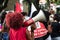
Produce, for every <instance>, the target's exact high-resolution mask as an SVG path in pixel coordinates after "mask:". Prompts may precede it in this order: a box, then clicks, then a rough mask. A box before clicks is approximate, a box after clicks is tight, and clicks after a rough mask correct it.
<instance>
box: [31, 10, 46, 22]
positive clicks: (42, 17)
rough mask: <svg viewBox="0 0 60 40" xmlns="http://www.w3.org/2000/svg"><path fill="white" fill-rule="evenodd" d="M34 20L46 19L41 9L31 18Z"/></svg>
mask: <svg viewBox="0 0 60 40" xmlns="http://www.w3.org/2000/svg"><path fill="white" fill-rule="evenodd" d="M32 19H33V20H34V22H36V21H46V16H45V14H44V12H43V11H42V10H40V11H39V13H38V14H37V15H36V16H35V17H33V18H32Z"/></svg>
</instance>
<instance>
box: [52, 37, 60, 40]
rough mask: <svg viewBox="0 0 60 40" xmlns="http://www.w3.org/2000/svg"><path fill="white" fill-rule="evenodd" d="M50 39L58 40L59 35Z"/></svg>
mask: <svg viewBox="0 0 60 40" xmlns="http://www.w3.org/2000/svg"><path fill="white" fill-rule="evenodd" d="M52 40H60V37H54V38H52Z"/></svg>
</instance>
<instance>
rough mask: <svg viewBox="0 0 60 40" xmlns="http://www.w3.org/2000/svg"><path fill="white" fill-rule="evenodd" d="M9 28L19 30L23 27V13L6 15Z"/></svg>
mask: <svg viewBox="0 0 60 40" xmlns="http://www.w3.org/2000/svg"><path fill="white" fill-rule="evenodd" d="M6 24H7V26H9V27H11V28H14V29H18V28H20V27H21V26H22V25H23V15H22V14H21V13H8V14H7V15H6Z"/></svg>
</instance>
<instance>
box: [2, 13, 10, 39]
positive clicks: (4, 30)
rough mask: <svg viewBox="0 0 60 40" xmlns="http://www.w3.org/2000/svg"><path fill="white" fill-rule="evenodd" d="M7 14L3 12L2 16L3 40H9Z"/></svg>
mask: <svg viewBox="0 0 60 40" xmlns="http://www.w3.org/2000/svg"><path fill="white" fill-rule="evenodd" d="M6 14H7V13H6V12H3V13H2V15H1V24H2V39H3V40H8V38H9V37H8V31H9V30H8V28H7V27H6V24H5V16H6Z"/></svg>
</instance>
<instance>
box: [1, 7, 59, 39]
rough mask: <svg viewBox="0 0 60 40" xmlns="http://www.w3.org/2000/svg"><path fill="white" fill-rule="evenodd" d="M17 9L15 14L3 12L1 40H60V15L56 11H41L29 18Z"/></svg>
mask: <svg viewBox="0 0 60 40" xmlns="http://www.w3.org/2000/svg"><path fill="white" fill-rule="evenodd" d="M15 8H16V9H15V10H14V12H8V13H7V12H6V11H4V10H2V12H1V14H0V18H1V23H0V40H60V14H58V13H56V11H54V10H55V9H54V10H53V9H50V10H48V11H46V10H43V9H41V10H40V12H39V13H38V11H35V12H33V14H32V17H29V16H28V13H26V12H21V10H20V9H17V8H18V6H16V7H15ZM40 14H41V15H42V14H44V15H43V16H40ZM37 15H38V16H37Z"/></svg>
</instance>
